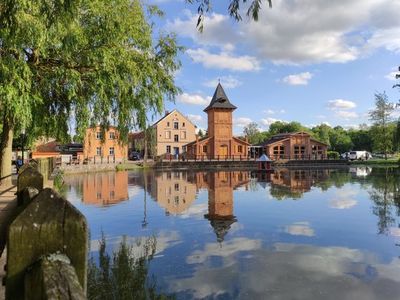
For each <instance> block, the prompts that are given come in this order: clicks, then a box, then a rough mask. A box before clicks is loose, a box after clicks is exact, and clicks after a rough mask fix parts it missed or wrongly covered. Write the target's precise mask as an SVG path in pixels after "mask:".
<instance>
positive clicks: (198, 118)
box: [187, 114, 203, 123]
mask: <svg viewBox="0 0 400 300" xmlns="http://www.w3.org/2000/svg"><path fill="white" fill-rule="evenodd" d="M187 118H188V119H189V120H190V121H192V122H193V123H195V122H202V121H203V117H202V116H200V115H192V114H188V115H187Z"/></svg>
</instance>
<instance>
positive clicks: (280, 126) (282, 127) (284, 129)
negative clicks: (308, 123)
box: [269, 121, 310, 135]
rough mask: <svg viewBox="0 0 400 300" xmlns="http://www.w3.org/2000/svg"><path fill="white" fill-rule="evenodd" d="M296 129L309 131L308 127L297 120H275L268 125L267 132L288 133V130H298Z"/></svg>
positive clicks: (273, 133)
mask: <svg viewBox="0 0 400 300" xmlns="http://www.w3.org/2000/svg"><path fill="white" fill-rule="evenodd" d="M298 131H306V132H309V131H310V129H308V128H307V127H304V126H303V125H301V124H300V123H299V122H294V121H293V122H290V123H286V122H281V121H277V122H274V123H272V124H271V125H270V126H269V132H270V134H271V135H275V134H279V133H290V132H298Z"/></svg>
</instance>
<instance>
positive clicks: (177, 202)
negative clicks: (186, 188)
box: [175, 196, 179, 205]
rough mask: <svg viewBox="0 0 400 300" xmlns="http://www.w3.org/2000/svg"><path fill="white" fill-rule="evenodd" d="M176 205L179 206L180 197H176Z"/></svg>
mask: <svg viewBox="0 0 400 300" xmlns="http://www.w3.org/2000/svg"><path fill="white" fill-rule="evenodd" d="M175 205H179V196H175Z"/></svg>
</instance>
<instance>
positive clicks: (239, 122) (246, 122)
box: [233, 117, 252, 127]
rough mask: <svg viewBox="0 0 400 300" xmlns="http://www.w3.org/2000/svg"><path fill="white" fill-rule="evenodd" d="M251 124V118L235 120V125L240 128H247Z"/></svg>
mask: <svg viewBox="0 0 400 300" xmlns="http://www.w3.org/2000/svg"><path fill="white" fill-rule="evenodd" d="M251 122H252V120H251V119H250V118H245V117H240V118H237V119H234V120H233V124H235V126H239V127H245V126H247V125H249V124H250V123H251Z"/></svg>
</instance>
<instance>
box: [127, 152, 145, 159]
mask: <svg viewBox="0 0 400 300" xmlns="http://www.w3.org/2000/svg"><path fill="white" fill-rule="evenodd" d="M141 159H142V156H141V155H140V153H139V152H131V153H130V154H129V160H141Z"/></svg>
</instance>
